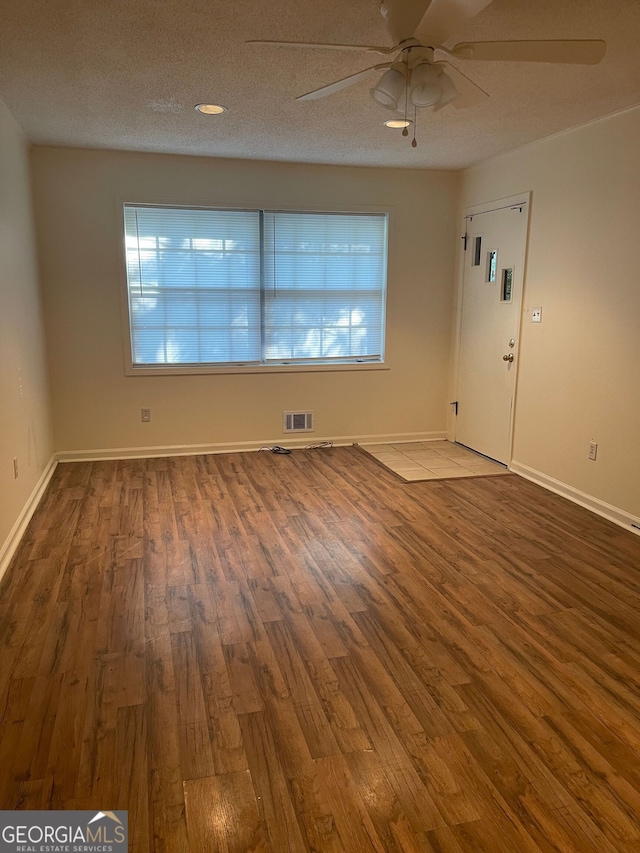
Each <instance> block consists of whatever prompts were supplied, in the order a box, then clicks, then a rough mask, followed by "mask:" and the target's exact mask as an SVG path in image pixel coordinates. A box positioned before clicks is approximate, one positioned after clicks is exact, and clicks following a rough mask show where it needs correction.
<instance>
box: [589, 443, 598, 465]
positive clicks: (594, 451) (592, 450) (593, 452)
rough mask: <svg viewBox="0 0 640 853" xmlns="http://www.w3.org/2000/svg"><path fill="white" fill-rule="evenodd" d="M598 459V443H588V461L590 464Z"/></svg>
mask: <svg viewBox="0 0 640 853" xmlns="http://www.w3.org/2000/svg"><path fill="white" fill-rule="evenodd" d="M597 457H598V442H597V441H590V442H589V459H590V460H591V461H592V462H595V461H596V459H597Z"/></svg>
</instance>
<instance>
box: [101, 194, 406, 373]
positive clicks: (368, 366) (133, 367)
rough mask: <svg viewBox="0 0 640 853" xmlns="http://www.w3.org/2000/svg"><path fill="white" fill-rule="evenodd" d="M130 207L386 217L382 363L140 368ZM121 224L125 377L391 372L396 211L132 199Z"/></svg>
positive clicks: (375, 207) (367, 207)
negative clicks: (135, 349) (390, 311)
mask: <svg viewBox="0 0 640 853" xmlns="http://www.w3.org/2000/svg"><path fill="white" fill-rule="evenodd" d="M126 206H132V207H166V208H174V209H177V210H212V211H250V212H255V211H268V212H270V213H300V214H305V213H309V214H314V213H315V214H323V213H324V214H342V215H349V214H353V215H358V214H363V215H367V214H368V215H372V214H380V215H384V216H385V217H386V245H385V276H384V284H383V302H382V306H381V321H382V322H381V327H382V334H381V350H382V353H381V356H380V359H379V360H369V359H368V358H366V357H365V358H363V360H362V361H354V360H353V359H349V360H348V361H346V360H345V361H341V360H339V359H336V360H333V361H320V360H318V361H307V362H301V361H293V360H292V361H291V362H287V361H283V362H276V363H273V362H270V363H256V362H251V363H246V364H242V363H231V362H229V363H226V364H213V363H208V364H207V363H203V364H197V363H195V364H193V363H192V364H179V363H176V364H157V365H151V364H144V365H137V364H135V363H134V361H133V347H132V327H131V306H130V299H129V282H128V276H127V249H126V228H125V217H124V210H125V207H126ZM118 210H119V221H120V237H121V242H120V245H121V255H122V261H121V267H120V268H121V279H122V290H121V294H122V316H123V338H124V341H123V342H124V355H125V375H126V376H180V375H183V376H189V375H198V374H204V375H207V374H243V373H244V374H264V373H326V372H332V373H333V372H352V371H371V370H374V371H377V370H389V369H390V368H389V365H388V363H387V359H386V338H387V297H388V282H389V255H390V251H389V246H390V244H391V231H392V223H393V215H392V208H390V207H387V206H384V207H382V206H378V205H363V206H359V207H357V208H356V207H352V206H351V207H348V208H343V207H339V206H335V207H332V209H330V210H329V209H327V208H326V207H324V206H323V207H317V208H315V207H313V206H308V205H305V207H304V209H301V208H299V207H293V206H292V207H284V206H279V207H274V206H273V205H270V206H269V205H263V204H262V205H261V204H255V205H253V204H242V205H212V204H208V203H206V202H199V203H195V204H194V203H186V202H185V203H180V204H176V203H175V202H173V201H170V202H169V201H166V200H164V201H155V200H151V201H144V202H142V201H138V202H133V201H130V200H128V199H119V200H118Z"/></svg>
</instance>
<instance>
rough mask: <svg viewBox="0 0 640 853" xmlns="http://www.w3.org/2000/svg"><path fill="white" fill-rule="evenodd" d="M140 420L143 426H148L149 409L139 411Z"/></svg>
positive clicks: (149, 418) (149, 419)
mask: <svg viewBox="0 0 640 853" xmlns="http://www.w3.org/2000/svg"><path fill="white" fill-rule="evenodd" d="M140 420H141V421H142V423H143V424H148V423H149V422H150V421H151V409H140Z"/></svg>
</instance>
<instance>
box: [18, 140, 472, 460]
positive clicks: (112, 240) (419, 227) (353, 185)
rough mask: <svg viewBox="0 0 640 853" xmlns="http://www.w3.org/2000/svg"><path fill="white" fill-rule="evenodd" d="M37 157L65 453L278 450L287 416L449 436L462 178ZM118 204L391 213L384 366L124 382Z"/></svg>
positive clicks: (91, 155) (67, 154) (328, 425)
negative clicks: (244, 446)
mask: <svg viewBox="0 0 640 853" xmlns="http://www.w3.org/2000/svg"><path fill="white" fill-rule="evenodd" d="M31 162H32V167H33V182H34V199H35V206H36V217H37V225H38V234H39V250H40V264H41V271H42V280H43V285H44V288H45V302H46V319H47V330H48V335H49V337H50V343H51V377H52V389H53V400H54V408H55V417H54V420H55V441H56V449H57V450H61V451H76V450H77V451H83V450H95V449H101V448H131V447H148V446H174V445H190V444H217V443H225V442H229V443H238V442H251V441H259V442H262V441H267V440H278V439H279V440H281V441H282V440H283V438H284V437H283V436H282V426H281V425H282V412H283V411H285V410H291V409H293V410H298V409H304V410H306V409H312V410H314V411H315V413H316V427H317V429H316V434H317V435H318V436H323V437H326V438H334V437H335V438H337V437H340V436H377V435H382V434H389V435H401V434H407V433H420V432H430V431H443V430H444V429H445V427H446V423H445V417H446V393H447V388H446V384H447V383H446V366H447V363H448V358H449V348H450V339H449V333H450V312H451V298H452V297H451V294H452V290H453V262H454V253H455V242H456V240H455V213H456V204H457V187H458V176H457V175H455V174H452V173H446V172H430V173H429V172H420V171H392V170H383V169H356V168H346V167H345V168H339V167H338V168H336V167H322V166H301V165H287V164H275V163H274V164H269V163H257V162H250V161H232V160H226V161H225V160H215V159H202V158H190V157H172V156H162V155H152V154H149V155H147V154H133V153H125V152H112V151H111V152H107V151H104V152H102V151H84V150H72V149H53V148H35V149H34V150H33V153H32V161H31ZM123 201H131V202H150V203H175V204H179V203H186V204H203V205H217V206H226V205H229V206H249V207H260V206H266V207H284V208H287V207H289V208H298V209H307V208H312V209H317V208H320V209H328V210H334V209H336V210H339V209H360V208H367V207H374V208H388V209H389V210H390V211H391V224H390V243H389V275H388V303H387V365H388V367H389V368H390V369H389V370H386V371H370V372H364V371H363V372H360V373H357V372H353V371H351V372H344V373H337V372H333V373H299V374H292V373H288V374H287V373H283V374H267V375H255V374H243V375H237V374H236V375H233V374H232V375H222V376H221V375H209V376H202V375H199V376H151V377H147V376H144V377H141V376H135V377H127V376H125V370H124V350H123V335H124V329H123V323H122V315H121V287H122V281H123V274H124V272H123V251H122V233H121V229H122V224H121V222H122V202H123ZM143 406H144V407H150V408H151V410H152V422H151V423H150V424H142V423H141V422H140V408H141V407H143ZM312 439H313V436H309V438H308V440H312Z"/></svg>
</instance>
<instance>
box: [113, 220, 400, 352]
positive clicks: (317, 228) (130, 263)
mask: <svg viewBox="0 0 640 853" xmlns="http://www.w3.org/2000/svg"><path fill="white" fill-rule="evenodd" d="M125 237H126V256H127V282H128V293H129V318H130V335H131V350H132V361H133V365H134V366H153V365H175V366H180V365H185V364H187V365H189V364H193V365H221V364H260V363H269V364H275V363H282V362H287V363H292V362H293V363H306V362H320V363H325V362H332V361H358V360H371V361H376V360H381V359H382V352H383V340H384V301H385V285H386V246H387V221H386V215H385V214H332V213H289V212H287V213H283V212H274V211H243V210H206V209H200V208H196V209H192V208H170V207H151V206H135V205H125Z"/></svg>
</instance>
